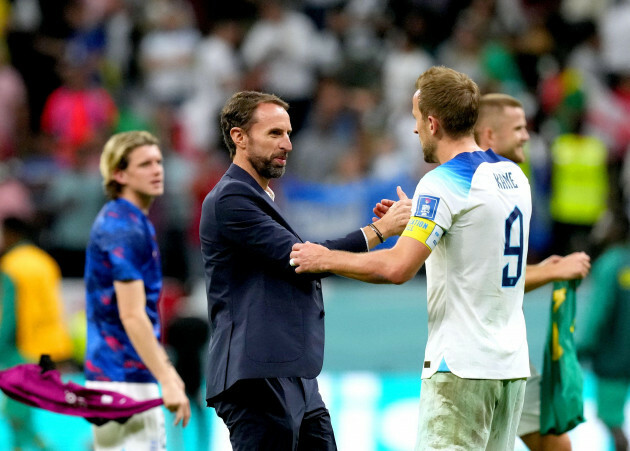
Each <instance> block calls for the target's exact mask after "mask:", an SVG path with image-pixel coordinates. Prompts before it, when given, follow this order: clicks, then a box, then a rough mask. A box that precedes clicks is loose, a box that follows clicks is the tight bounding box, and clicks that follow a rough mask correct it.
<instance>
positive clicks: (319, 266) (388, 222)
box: [289, 186, 411, 273]
mask: <svg viewBox="0 0 630 451" xmlns="http://www.w3.org/2000/svg"><path fill="white" fill-rule="evenodd" d="M396 191H397V193H398V198H399V200H398V201H393V200H391V199H383V200H381V201H380V202H379V203H377V204H376V206H375V207H374V209H373V210H372V211H373V212H374V215H375V217H373V218H372V221H373V226H374V227H376V228H377V230H378V231H379V232H380V233H381V235H382V236H383V238H384V239H387V238H389V237H392V236H398V235H400V234H401V233H402V232H403V231H404V230H405V227H406V226H407V223H408V222H409V218H410V217H411V199H409V198H408V197H407V195H406V194H405V192H404V191H403V190H402V188H401V187H400V186H399V187H397V189H396ZM362 230H363V233H364V234H365V236H366V238H367V240H368V243H370V244H371V243H372V242H374V243H375V244H379V243H380V240H379V239H378V236H377V235H376V233H375V232H374V231H373V229H372V228H371V227H370V226H366V227H364V228H363V229H362ZM368 234H374V235H373V236H372V238H370V236H371V235H368ZM375 244H374V245H375ZM368 247H370V248H371V247H373V245H369V246H368ZM330 254H332V251H331V250H330V249H328V248H327V247H324V246H322V245H319V244H315V243H311V242H309V241H306V242H305V243H296V244H294V245H293V249H292V250H291V255H290V260H289V264H290V265H291V266H294V267H295V272H296V273H306V272H308V273H319V272H327V271H330V265H329V263H330V262H328V258H329V257H331V255H330Z"/></svg>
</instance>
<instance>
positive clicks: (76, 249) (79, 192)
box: [41, 146, 105, 278]
mask: <svg viewBox="0 0 630 451" xmlns="http://www.w3.org/2000/svg"><path fill="white" fill-rule="evenodd" d="M99 155H100V148H99V147H96V146H85V147H84V151H82V152H80V153H78V154H77V157H76V165H75V166H72V167H67V168H64V169H62V170H60V171H59V172H57V173H55V174H54V175H53V176H52V177H51V179H50V182H49V183H48V185H47V188H46V190H45V191H44V198H43V203H42V206H41V209H42V210H43V212H44V213H45V214H46V215H47V216H48V217H49V218H50V219H49V224H50V225H49V226H48V228H47V229H48V230H47V233H45V234H44V237H43V238H44V239H43V240H42V241H43V243H42V244H44V245H45V247H46V249H47V250H48V251H49V252H50V254H51V256H52V257H53V258H54V259H55V260H56V261H57V262H58V263H59V266H60V267H61V273H62V275H63V277H76V278H83V270H84V268H85V247H86V246H87V243H88V239H89V238H90V229H91V227H92V223H93V222H94V219H95V218H96V215H97V214H98V212H99V210H100V209H101V206H102V205H103V203H104V201H105V193H104V191H103V185H102V183H101V176H100V173H99V170H98V158H99Z"/></svg>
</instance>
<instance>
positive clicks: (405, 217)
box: [373, 186, 411, 238]
mask: <svg viewBox="0 0 630 451" xmlns="http://www.w3.org/2000/svg"><path fill="white" fill-rule="evenodd" d="M396 190H397V192H398V198H399V200H398V201H397V202H392V201H391V200H388V199H383V200H382V201H381V202H380V203H379V204H376V207H374V210H373V211H374V214H376V215H378V214H380V213H381V212H383V211H384V212H385V213H383V216H381V217H380V219H377V220H376V221H375V224H376V226H377V227H378V229H379V230H380V232H381V233H382V234H383V236H384V237H385V238H389V237H390V236H394V235H400V234H401V233H402V232H403V230H405V227H407V224H408V223H409V218H410V217H411V199H409V198H408V197H407V195H406V194H405V192H404V191H403V190H402V188H401V187H400V186H399V187H397V189H396ZM390 202H391V205H390V204H389V203H390ZM379 205H380V207H379ZM375 219H376V218H375Z"/></svg>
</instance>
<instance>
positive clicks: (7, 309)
mask: <svg viewBox="0 0 630 451" xmlns="http://www.w3.org/2000/svg"><path fill="white" fill-rule="evenodd" d="M1 228H2V235H1V238H2V240H1V242H2V243H3V244H4V245H3V246H2V248H3V254H2V256H1V257H0V274H2V282H1V285H2V295H1V296H0V298H1V299H2V302H1V304H2V305H1V306H2V309H1V312H0V321H1V323H0V328H1V333H0V337H2V339H1V340H0V344H1V345H2V347H3V350H2V353H1V357H2V358H1V359H0V367H1V368H2V369H5V368H8V367H11V366H13V365H17V364H20V363H24V362H37V361H38V360H39V357H40V355H41V354H50V355H51V357H52V358H53V359H54V360H56V361H58V362H69V361H70V359H71V358H72V351H73V349H72V348H73V344H72V341H71V339H70V334H69V333H68V331H67V329H66V327H65V324H64V320H63V305H62V300H61V271H60V269H59V266H58V265H57V262H55V261H54V260H53V259H52V257H50V256H49V255H48V254H47V253H46V252H44V251H43V250H42V249H40V248H39V247H37V246H36V245H35V244H33V243H32V242H31V241H30V240H29V238H30V226H29V224H28V223H27V222H26V221H24V220H22V219H18V218H16V217H7V218H5V219H4V220H3V221H2V225H1ZM3 411H4V414H5V416H6V419H7V422H8V423H9V425H10V431H11V433H12V446H13V449H15V450H18V449H42V450H43V449H46V445H45V443H44V441H43V440H42V438H41V437H40V436H39V435H37V434H36V431H35V427H34V424H33V413H32V407H29V406H27V405H25V404H22V403H20V402H17V401H14V400H12V399H10V398H7V399H6V400H5V405H4V409H3Z"/></svg>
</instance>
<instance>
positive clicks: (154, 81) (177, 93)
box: [138, 0, 201, 106]
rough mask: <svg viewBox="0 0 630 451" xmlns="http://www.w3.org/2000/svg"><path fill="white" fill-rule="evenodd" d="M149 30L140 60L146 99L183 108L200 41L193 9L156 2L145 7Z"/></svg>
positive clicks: (178, 1)
mask: <svg viewBox="0 0 630 451" xmlns="http://www.w3.org/2000/svg"><path fill="white" fill-rule="evenodd" d="M145 14H146V19H147V22H148V30H147V31H146V33H145V34H144V36H143V37H142V40H141V42H140V48H139V55H138V56H139V60H140V65H141V68H142V78H143V81H144V90H145V95H146V96H148V98H149V99H151V101H152V102H154V103H165V104H168V105H172V106H176V105H180V104H181V103H182V102H183V101H184V100H186V99H187V98H188V97H189V96H190V94H191V91H192V89H191V88H192V86H193V61H194V51H195V46H196V45H197V42H198V41H199V39H200V37H201V36H200V33H199V31H198V30H197V29H196V27H195V23H194V14H193V11H192V9H191V8H190V5H189V4H188V3H187V2H185V1H183V0H155V1H152V2H149V3H147V4H146V5H145Z"/></svg>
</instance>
